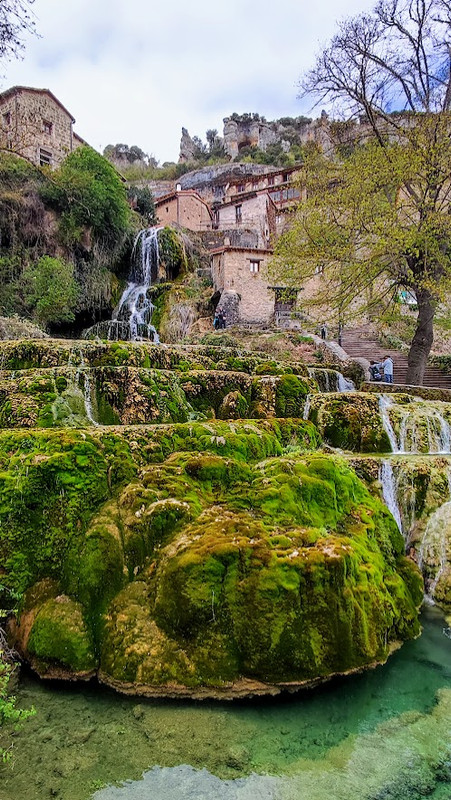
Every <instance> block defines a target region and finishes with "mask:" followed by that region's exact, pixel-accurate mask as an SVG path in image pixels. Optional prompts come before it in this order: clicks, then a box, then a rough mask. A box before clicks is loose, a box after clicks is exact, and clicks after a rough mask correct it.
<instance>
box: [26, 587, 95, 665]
mask: <svg viewBox="0 0 451 800" xmlns="http://www.w3.org/2000/svg"><path fill="white" fill-rule="evenodd" d="M28 652H29V653H30V654H31V655H32V656H33V657H34V658H35V659H37V660H38V661H39V663H40V670H41V671H42V670H43V663H45V662H48V663H49V665H52V664H55V663H57V664H58V665H61V666H62V667H64V668H66V669H67V670H70V671H71V672H74V673H79V672H82V673H84V672H90V671H91V670H93V669H94V668H95V667H96V666H97V659H96V657H95V654H94V647H93V642H92V637H91V634H90V631H89V628H88V626H87V625H86V623H85V621H84V619H83V608H82V605H81V604H80V603H78V602H76V601H74V600H72V599H71V598H69V597H67V596H66V595H59V596H58V597H55V598H51V599H49V600H47V601H46V602H45V603H44V604H43V605H42V606H41V607H40V609H39V611H38V613H37V615H36V618H35V621H34V624H33V627H32V629H31V632H30V636H29V639H28ZM44 669H45V667H44Z"/></svg>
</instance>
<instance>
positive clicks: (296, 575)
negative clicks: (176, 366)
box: [0, 420, 422, 696]
mask: <svg viewBox="0 0 451 800" xmlns="http://www.w3.org/2000/svg"><path fill="white" fill-rule="evenodd" d="M296 431H297V432H298V442H299V444H300V445H301V444H302V441H304V447H305V442H306V441H308V438H306V437H308V436H309V432H310V431H314V429H313V427H312V426H311V424H310V423H308V422H302V421H301V422H299V421H298V422H296V423H295V422H293V421H290V420H286V421H283V420H282V421H274V422H273V423H270V422H269V421H263V422H261V423H260V422H254V423H246V422H242V421H240V422H233V423H228V422H221V421H218V422H216V421H215V422H210V423H202V424H199V423H198V424H194V425H192V424H190V423H187V424H185V425H175V426H163V427H162V428H160V427H158V428H155V429H152V428H146V429H143V430H142V431H141V433H139V431H137V429H118V428H114V429H111V430H110V431H109V430H107V429H94V430H93V431H92V433H91V434H88V433H87V432H86V431H80V432H78V431H75V430H72V431H68V430H67V431H49V432H45V431H41V432H39V431H30V432H17V433H14V432H4V433H3V434H0V469H1V470H2V472H1V475H2V479H1V482H0V502H1V505H2V509H3V515H2V520H3V525H2V529H1V535H0V547H1V557H2V564H4V565H5V566H4V572H5V574H4V577H3V582H4V583H5V584H6V585H7V586H8V587H9V588H10V589H11V590H14V591H24V590H27V589H28V591H27V594H26V601H25V602H24V604H23V608H22V611H21V615H20V616H19V620H18V624H17V625H16V628H15V637H16V641H17V642H19V644H20V646H21V648H22V650H23V652H24V653H25V655H26V656H27V657H28V658H29V659H30V661H31V663H33V665H34V667H35V668H36V669H37V670H38V671H39V672H40V674H43V675H48V676H58V675H62V676H66V677H69V676H73V675H77V674H81V675H86V674H90V673H91V672H92V670H93V669H95V670H97V671H98V673H99V675H100V676H101V678H102V680H104V681H106V682H107V683H110V684H111V685H113V686H115V687H117V688H119V689H122V690H124V691H134V692H138V693H143V694H153V693H155V694H178V693H179V694H185V695H192V694H195V695H199V696H221V695H223V694H224V695H229V696H234V694H237V695H240V694H242V693H245V694H246V693H247V694H253V693H263V692H267V691H271V692H273V691H279V690H281V689H282V688H283V687H284V686H287V685H289V686H292V687H294V686H297V685H301V684H305V683H307V684H308V683H314V682H316V681H317V680H323V679H325V678H327V677H330V676H331V675H333V674H335V673H337V672H340V673H341V672H347V671H350V670H355V669H361V668H363V667H365V666H367V665H369V664H373V663H375V662H378V661H383V660H385V659H386V657H387V656H388V654H389V652H390V650H391V648H392V647H393V646H394V644H395V643H397V642H399V641H402V640H403V639H408V638H410V637H412V636H415V635H417V633H418V632H419V623H418V606H419V603H420V602H421V598H422V584H421V578H420V575H419V572H418V570H417V568H416V566H415V565H414V563H413V562H412V561H411V560H409V559H406V558H405V556H404V546H403V540H402V537H401V536H400V534H399V531H398V529H397V526H396V524H395V522H394V520H393V518H392V517H391V515H390V514H389V513H388V512H387V510H386V509H385V507H384V506H383V505H382V504H381V503H380V502H379V500H377V499H376V498H374V497H372V496H371V495H370V493H369V492H368V490H367V489H366V488H365V486H364V484H363V483H362V482H361V481H360V480H359V479H358V478H357V477H356V475H355V473H354V472H353V470H352V469H350V468H349V467H348V466H347V464H346V462H345V461H343V460H341V459H339V458H337V457H335V456H321V455H315V454H312V455H302V454H301V452H300V449H299V451H298V453H296V454H293V443H294V442H295V441H296V438H295V437H296ZM240 436H241V437H242V440H243V442H241V443H240ZM248 439H249V440H250V441H248ZM312 441H314V439H311V440H310V442H312ZM244 442H246V447H244V444H243V443H244ZM251 442H254V443H253V444H252V445H251V444H250V443H251ZM287 447H288V448H289V451H290V454H289V455H287V454H284V452H285V453H286V452H287V451H286V450H285V448H287ZM298 447H299V445H298ZM44 487H45V488H44Z"/></svg>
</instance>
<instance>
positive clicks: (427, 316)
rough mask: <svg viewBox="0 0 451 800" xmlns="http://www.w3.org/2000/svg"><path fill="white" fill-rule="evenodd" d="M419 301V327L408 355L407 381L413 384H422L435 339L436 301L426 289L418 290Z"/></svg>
mask: <svg viewBox="0 0 451 800" xmlns="http://www.w3.org/2000/svg"><path fill="white" fill-rule="evenodd" d="M415 294H416V297H417V303H418V318H417V327H416V330H415V334H414V337H413V339H412V344H411V345H410V350H409V355H408V359H407V362H408V368H407V378H406V382H407V383H408V384H409V385H411V386H422V385H423V380H424V373H425V370H426V363H427V359H428V355H429V353H430V351H431V347H432V342H433V341H434V328H433V323H434V314H435V303H434V301H433V299H432V295H431V294H430V292H428V291H427V290H426V289H418V290H417V291H416V292H415Z"/></svg>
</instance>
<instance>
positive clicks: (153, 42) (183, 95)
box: [0, 0, 374, 164]
mask: <svg viewBox="0 0 451 800" xmlns="http://www.w3.org/2000/svg"><path fill="white" fill-rule="evenodd" d="M373 5H374V0H316V2H312V0H274V1H273V2H271V3H270V2H268V0H260V2H257V1H256V0H227V2H223V1H222V0H221V1H220V2H216V3H215V2H214V0H190V2H189V3H188V2H181V0H166V1H165V0H160V2H155V0H132V2H130V0H129V1H128V2H127V0H35V3H34V5H33V12H34V15H35V21H36V27H37V30H38V32H39V34H40V38H36V37H31V36H27V37H26V39H25V44H26V49H25V53H24V58H23V60H20V61H11V62H9V63H7V64H4V65H3V66H2V69H1V73H2V74H3V75H4V77H2V78H1V79H0V90H1V91H4V90H5V89H7V88H9V87H10V86H14V85H22V86H33V87H35V88H45V89H50V90H51V91H52V92H53V94H55V95H56V97H57V98H58V99H59V100H60V101H61V103H63V105H64V106H65V107H66V108H67V109H68V110H69V111H70V112H71V114H72V115H73V116H74V117H75V119H76V124H75V126H74V128H75V130H76V132H77V133H78V134H79V135H80V136H82V137H83V138H84V139H86V141H87V142H89V144H90V145H92V147H94V148H96V149H97V150H99V151H100V152H102V151H103V149H104V148H105V147H106V145H108V144H117V143H119V142H121V143H125V144H128V145H129V146H131V145H137V146H138V147H140V148H141V149H142V150H144V152H145V153H147V154H148V155H152V156H154V157H155V158H156V159H157V160H158V161H159V162H160V164H163V163H164V162H165V161H177V160H178V155H179V148H180V138H181V132H182V127H185V128H187V129H188V131H189V133H190V134H191V136H194V135H197V136H200V137H201V138H202V139H204V140H205V132H206V130H208V129H211V128H215V129H217V130H218V132H219V134H220V135H222V130H223V118H224V117H226V116H230V115H231V114H232V113H233V112H237V113H239V114H242V113H245V112H258V113H259V114H260V115H262V116H265V117H266V119H267V120H272V119H277V118H278V117H285V116H299V115H301V114H305V115H307V116H319V109H316V110H312V108H311V106H312V103H311V101H309V100H305V99H304V100H302V101H300V100H299V99H297V94H298V88H297V84H298V81H299V78H300V77H301V75H302V73H303V72H304V71H305V70H307V69H308V68H309V67H310V66H312V65H313V63H314V58H315V54H316V53H317V52H318V51H319V50H320V48H321V45H324V44H325V43H326V42H327V40H328V39H329V38H330V36H332V35H333V33H334V31H335V30H336V21H337V20H339V19H342V18H344V17H347V16H350V15H354V14H357V13H360V12H362V11H365V10H368V9H370V8H371V7H372V6H373Z"/></svg>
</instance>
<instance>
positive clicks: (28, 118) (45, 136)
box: [0, 88, 81, 166]
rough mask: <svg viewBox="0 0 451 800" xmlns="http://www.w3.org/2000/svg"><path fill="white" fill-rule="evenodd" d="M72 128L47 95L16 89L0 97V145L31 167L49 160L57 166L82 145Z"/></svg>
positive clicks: (66, 114)
mask: <svg viewBox="0 0 451 800" xmlns="http://www.w3.org/2000/svg"><path fill="white" fill-rule="evenodd" d="M72 125H73V118H72V117H71V115H70V114H69V113H68V112H67V111H66V110H65V109H64V108H63V107H62V106H61V105H60V104H59V103H58V102H57V101H56V98H54V97H53V95H52V94H51V93H50V92H47V91H45V90H43V91H38V90H30V89H25V88H24V89H21V88H19V89H18V90H17V91H16V92H14V93H12V92H5V93H4V94H3V95H0V142H1V144H2V146H3V147H8V148H10V149H11V150H13V151H14V152H16V153H18V154H19V155H22V156H24V157H25V158H27V159H28V160H29V161H31V162H32V163H34V164H37V165H39V164H41V163H47V159H49V161H50V165H51V166H56V165H58V163H59V162H60V161H62V160H63V158H65V157H66V156H67V155H68V153H70V152H72V150H74V149H75V148H76V147H77V146H78V145H79V144H81V141H80V140H79V139H78V138H77V139H74V136H73V129H72ZM47 154H49V156H48V155H47Z"/></svg>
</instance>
